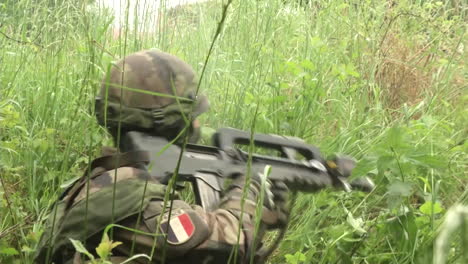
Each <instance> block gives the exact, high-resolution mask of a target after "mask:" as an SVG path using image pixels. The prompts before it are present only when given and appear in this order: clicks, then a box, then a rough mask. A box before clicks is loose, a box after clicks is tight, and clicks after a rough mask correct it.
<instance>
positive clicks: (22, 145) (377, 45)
mask: <svg viewBox="0 0 468 264" xmlns="http://www.w3.org/2000/svg"><path fill="white" fill-rule="evenodd" d="M89 2H92V1H79V0H75V1H72V0H69V1H64V0H62V1H49V0H36V1H32V0H14V1H13V0H0V180H1V181H0V262H1V263H31V256H32V252H33V251H34V248H35V246H36V243H37V240H38V238H39V236H40V234H41V232H42V230H43V228H44V220H45V218H46V217H47V214H48V213H49V210H50V207H51V205H52V204H53V203H54V201H55V200H56V199H57V197H58V195H59V194H60V192H61V191H62V189H63V188H64V187H66V186H67V183H68V182H70V180H71V179H73V178H75V177H78V176H80V175H81V174H82V171H83V169H84V168H85V167H86V164H87V163H88V162H89V160H91V159H93V158H94V157H96V156H97V155H98V153H99V149H100V146H102V145H106V144H110V140H109V137H108V136H106V134H105V131H104V129H102V128H100V127H99V126H98V125H97V124H96V122H95V118H94V116H93V113H92V111H93V101H94V97H95V95H96V92H97V89H98V86H99V82H100V80H101V78H102V76H103V73H104V72H105V71H106V69H107V67H108V65H109V64H110V62H111V61H114V60H117V59H118V58H122V57H123V56H124V55H125V54H129V53H131V52H134V51H137V50H140V49H148V48H157V49H160V50H163V51H167V52H170V53H173V54H175V55H178V56H179V57H181V58H183V59H184V60H186V61H187V62H188V63H189V64H191V65H192V66H193V67H194V69H195V70H196V71H197V72H199V73H201V72H202V71H203V70H204V76H203V78H202V80H201V92H202V93H205V94H207V95H208V97H209V98H210V101H211V111H210V112H209V113H207V114H205V115H204V116H203V117H202V123H204V125H205V127H204V132H205V134H209V133H210V132H212V131H213V130H215V129H216V128H219V127H223V126H231V127H236V128H240V129H247V130H249V129H250V128H251V126H252V123H253V121H255V131H257V132H267V133H276V134H282V135H290V136H297V137H301V138H303V139H305V140H306V141H307V142H309V143H311V144H315V145H317V146H318V147H320V148H321V150H322V152H323V153H334V152H340V153H347V154H350V155H352V156H354V157H356V158H357V159H358V160H359V163H358V168H357V169H356V171H355V174H354V176H363V175H369V176H370V177H372V178H373V179H374V181H375V182H376V184H377V189H376V190H375V191H374V192H372V193H371V194H367V195H366V194H358V193H344V192H333V191H330V190H327V191H323V192H320V193H317V194H307V195H305V194H301V195H299V197H298V199H297V202H296V204H295V207H294V210H293V213H292V221H291V225H290V229H289V231H288V232H287V234H286V236H285V239H284V240H283V242H282V243H281V245H280V247H279V248H278V250H277V251H276V252H274V255H273V257H272V258H271V260H270V262H271V263H290V264H296V263H297V264H298V263H430V262H431V261H434V263H468V231H467V230H468V209H467V207H466V206H467V203H468V189H467V188H466V186H467V185H468V177H467V174H466V171H467V168H466V166H467V163H466V160H467V158H468V156H467V150H468V148H467V147H468V142H467V141H466V138H467V136H468V131H467V128H466V124H468V120H467V117H468V114H467V109H466V105H467V104H468V100H467V99H468V97H467V93H466V91H467V83H466V77H467V70H466V51H465V50H466V48H467V47H466V45H467V42H466V25H467V24H466V19H467V16H466V15H467V6H466V5H464V4H463V3H462V2H463V1H433V0H387V1H382V0H333V1H331V0H309V1H284V0H268V1H266V0H255V1H254V0H243V1H232V3H231V1H229V2H226V1H224V2H221V1H220V0H219V1H210V2H207V3H203V4H193V5H190V6H184V7H177V8H172V9H170V10H169V9H168V10H165V12H162V13H163V14H164V15H162V16H159V19H158V20H159V24H158V26H157V28H156V27H155V26H154V25H153V26H149V25H148V24H139V23H138V21H129V20H128V19H125V18H128V17H129V16H128V13H129V12H130V11H129V10H127V12H125V14H122V16H123V18H124V19H123V20H122V21H126V22H125V25H124V26H123V27H122V28H121V29H120V37H118V38H115V36H116V35H115V34H112V28H111V27H112V26H111V23H112V15H111V13H110V12H108V10H106V9H104V8H102V7H99V5H98V4H96V3H94V4H89ZM145 3H146V1H141V3H140V4H141V5H143V4H145ZM227 3H228V4H229V6H227V12H226V13H225V14H224V15H223V13H222V10H223V6H225V5H226V4H227ZM163 7H164V5H163ZM140 20H141V18H140ZM220 21H222V23H221V24H222V28H221V30H220V31H218V33H219V35H218V38H217V39H216V41H215V42H214V36H215V35H216V32H217V28H218V26H219V25H220ZM212 43H214V45H213V50H212V52H211V55H210V58H209V60H208V61H207V63H205V60H206V57H207V55H208V54H209V50H210V46H211V45H212ZM256 111H257V115H253V113H255V112H256ZM299 212H300V213H299ZM77 243H78V242H77ZM107 243H111V244H109V245H108V247H110V249H111V248H112V247H113V246H114V245H116V244H112V241H110V242H109V239H107ZM110 249H109V250H110ZM107 253H108V252H107V251H106V254H107Z"/></svg>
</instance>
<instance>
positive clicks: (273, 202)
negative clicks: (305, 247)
mask: <svg viewBox="0 0 468 264" xmlns="http://www.w3.org/2000/svg"><path fill="white" fill-rule="evenodd" d="M265 185H266V187H267V188H265V193H266V195H265V200H264V203H263V204H264V207H265V209H264V210H263V215H262V221H263V223H264V224H265V226H266V227H267V229H277V228H280V229H281V228H285V227H286V226H287V222H288V218H289V205H288V200H289V189H288V187H287V186H286V184H284V183H283V182H281V181H270V180H268V181H267V182H266V184H265Z"/></svg>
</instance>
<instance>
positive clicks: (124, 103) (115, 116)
mask: <svg viewBox="0 0 468 264" xmlns="http://www.w3.org/2000/svg"><path fill="white" fill-rule="evenodd" d="M196 87H197V79H196V78H195V73H194V71H193V69H192V67H190V65H188V64H187V63H185V62H184V61H182V60H181V59H179V58H177V57H176V56H174V55H171V54H168V53H165V52H161V51H155V50H145V51H140V52H136V53H133V54H130V55H128V56H126V57H125V58H124V59H122V60H120V61H118V62H117V63H116V64H114V65H113V66H112V67H111V69H110V71H109V72H108V74H106V76H105V77H104V79H103V80H102V84H101V90H100V94H99V96H98V97H97V98H96V116H97V119H98V121H99V123H100V124H101V125H105V126H107V127H108V128H109V129H110V130H111V133H112V130H115V128H116V127H117V126H118V124H119V123H120V128H121V129H126V130H140V131H145V132H151V133H152V134H155V135H161V136H166V137H168V138H173V137H175V136H176V135H177V133H178V132H180V131H182V130H183V128H184V127H186V126H187V122H186V121H187V120H194V119H195V117H197V116H198V115H200V114H201V113H203V112H205V111H206V110H207V109H208V107H209V103H208V100H207V98H206V97H204V96H196V94H195V92H196ZM190 125H192V124H190ZM191 130H192V134H193V133H194V132H197V131H193V130H194V128H193V127H192V128H191ZM191 141H193V140H191Z"/></svg>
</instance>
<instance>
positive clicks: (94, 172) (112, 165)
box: [61, 150, 149, 209]
mask: <svg viewBox="0 0 468 264" xmlns="http://www.w3.org/2000/svg"><path fill="white" fill-rule="evenodd" d="M139 163H145V164H148V163H149V153H148V152H147V151H141V150H135V151H129V152H125V153H118V154H115V155H111V156H103V157H100V158H97V159H95V160H93V161H92V162H91V164H90V166H89V168H88V169H86V170H85V172H84V173H83V176H82V177H81V179H80V180H79V182H76V183H75V184H74V185H72V186H71V187H70V188H69V189H68V190H66V191H65V192H64V193H63V194H62V197H61V199H62V198H65V197H67V201H66V204H67V205H66V208H67V209H68V208H69V207H70V206H71V205H72V204H73V201H74V200H75V197H76V196H77V195H78V194H79V193H80V190H81V189H82V188H83V186H84V185H85V184H86V182H87V181H88V177H86V176H87V175H88V173H91V175H90V176H89V180H91V179H94V178H96V177H98V176H99V175H101V174H102V173H104V172H106V171H110V170H114V169H117V168H120V167H133V166H135V165H136V164H139ZM68 194H69V195H68Z"/></svg>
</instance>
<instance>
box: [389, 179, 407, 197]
mask: <svg viewBox="0 0 468 264" xmlns="http://www.w3.org/2000/svg"><path fill="white" fill-rule="evenodd" d="M412 193H413V184H411V183H408V182H401V181H396V182H394V183H392V184H391V185H390V186H389V187H388V194H389V195H391V196H398V197H401V196H403V197H408V196H410V195H411V194H412Z"/></svg>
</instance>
